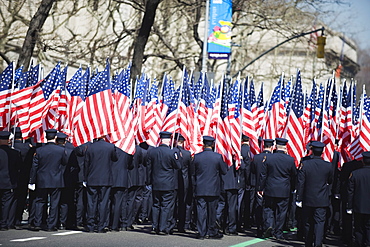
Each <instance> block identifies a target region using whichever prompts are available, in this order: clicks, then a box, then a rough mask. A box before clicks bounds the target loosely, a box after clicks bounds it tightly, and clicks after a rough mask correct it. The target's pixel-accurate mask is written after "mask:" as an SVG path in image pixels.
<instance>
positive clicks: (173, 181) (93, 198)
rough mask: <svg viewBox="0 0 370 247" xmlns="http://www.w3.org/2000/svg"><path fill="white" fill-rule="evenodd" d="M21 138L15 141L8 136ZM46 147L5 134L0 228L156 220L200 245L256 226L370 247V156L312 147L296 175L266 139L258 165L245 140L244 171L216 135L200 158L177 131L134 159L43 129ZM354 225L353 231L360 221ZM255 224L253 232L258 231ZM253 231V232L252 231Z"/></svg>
mask: <svg viewBox="0 0 370 247" xmlns="http://www.w3.org/2000/svg"><path fill="white" fill-rule="evenodd" d="M12 135H14V136H13V137H11V136H12ZM46 139H47V143H46V144H37V145H35V144H33V143H31V142H28V141H23V140H22V137H21V132H20V129H19V128H15V129H13V130H12V133H11V132H7V131H0V199H1V209H0V210H1V211H0V230H2V231H4V230H8V229H24V227H23V226H22V220H23V219H22V217H23V213H24V210H25V209H26V210H28V228H29V229H30V230H35V231H38V230H41V229H43V230H48V231H57V229H79V230H84V231H86V232H98V233H104V232H106V231H108V230H110V231H128V230H132V229H134V226H133V225H135V224H142V223H145V222H151V224H152V229H151V233H153V234H159V235H168V234H172V233H173V231H174V230H175V231H178V232H182V233H185V232H186V231H189V230H194V231H197V238H198V239H205V238H222V237H223V234H227V235H238V233H241V232H245V231H248V230H251V229H252V227H253V229H255V228H256V235H257V237H260V238H270V237H273V238H275V239H277V240H282V241H284V231H289V230H291V231H297V234H296V236H297V239H299V240H303V241H304V242H305V245H306V246H321V245H322V242H323V240H324V239H325V236H326V234H328V233H331V234H336V235H341V238H342V241H343V242H344V243H345V244H348V245H352V244H354V245H356V246H369V245H370V193H369V191H370V152H364V153H363V155H362V156H363V159H362V160H361V161H357V160H354V161H351V162H347V163H344V164H343V166H340V165H338V162H339V153H338V152H337V151H335V152H334V156H333V161H332V162H331V163H329V162H326V161H323V160H322V158H321V154H322V151H323V148H324V144H323V143H321V142H317V141H312V142H310V143H309V144H308V145H307V156H305V157H304V158H303V159H302V160H301V162H300V165H299V167H298V168H296V166H295V162H294V159H293V158H292V157H291V156H289V155H288V154H287V149H286V148H287V145H286V144H287V142H288V140H286V139H283V138H276V139H275V140H271V139H265V140H261V146H262V147H263V152H261V153H260V154H257V155H255V156H254V157H253V158H251V154H250V149H249V137H248V136H245V135H243V136H242V139H241V142H242V149H241V155H242V161H241V165H240V167H238V168H236V166H235V165H233V166H231V167H228V166H227V165H226V163H224V161H223V158H222V156H221V155H220V154H218V153H216V152H214V141H215V140H214V138H212V137H210V136H204V137H203V144H204V149H203V151H202V152H201V153H198V154H195V155H194V156H193V157H192V156H191V154H190V152H189V151H187V150H185V149H184V148H183V143H184V141H185V139H184V137H183V136H182V135H180V134H178V133H176V134H174V135H172V134H171V133H169V132H161V133H160V139H161V142H160V145H159V146H158V147H151V146H149V145H148V144H146V143H145V142H143V143H140V144H138V145H137V146H136V152H135V154H134V155H129V154H127V153H125V152H123V151H122V150H121V149H119V148H116V147H115V146H114V145H113V144H110V143H108V142H106V141H105V139H104V137H101V138H97V139H95V140H94V141H93V142H89V143H85V144H83V145H81V146H78V147H73V145H72V144H70V143H69V142H68V141H66V140H67V139H68V137H67V135H65V134H64V133H60V132H59V133H57V131H56V130H54V129H50V130H46ZM353 222H354V224H353ZM254 227H255V228H254ZM253 232H254V230H253Z"/></svg>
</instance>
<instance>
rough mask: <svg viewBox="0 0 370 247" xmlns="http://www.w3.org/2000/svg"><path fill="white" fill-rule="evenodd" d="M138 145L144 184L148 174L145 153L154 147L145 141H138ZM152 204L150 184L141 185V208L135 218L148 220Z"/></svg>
mask: <svg viewBox="0 0 370 247" xmlns="http://www.w3.org/2000/svg"><path fill="white" fill-rule="evenodd" d="M138 147H140V149H137V150H136V151H138V150H140V152H141V156H142V164H143V168H144V170H145V173H146V176H145V178H146V179H145V184H148V180H149V175H148V167H147V165H146V163H147V162H146V160H147V153H148V150H149V149H151V148H154V147H153V146H150V145H148V143H146V142H145V141H144V142H142V143H140V144H139V146H138ZM135 154H136V153H135ZM152 204H153V197H152V188H151V186H150V185H146V186H144V187H143V193H142V201H141V210H139V212H140V214H139V216H138V220H137V221H138V222H139V223H144V222H148V221H149V218H150V215H151V212H152Z"/></svg>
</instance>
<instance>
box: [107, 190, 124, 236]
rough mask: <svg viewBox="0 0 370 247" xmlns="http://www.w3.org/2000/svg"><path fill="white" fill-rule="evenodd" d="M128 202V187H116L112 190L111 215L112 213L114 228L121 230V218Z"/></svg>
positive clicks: (111, 218)
mask: <svg viewBox="0 0 370 247" xmlns="http://www.w3.org/2000/svg"><path fill="white" fill-rule="evenodd" d="M126 203H127V188H123V187H115V188H112V190H111V210H110V211H111V215H110V224H109V225H110V227H111V228H112V229H113V230H119V227H120V224H121V218H123V213H125V212H126V210H123V207H126Z"/></svg>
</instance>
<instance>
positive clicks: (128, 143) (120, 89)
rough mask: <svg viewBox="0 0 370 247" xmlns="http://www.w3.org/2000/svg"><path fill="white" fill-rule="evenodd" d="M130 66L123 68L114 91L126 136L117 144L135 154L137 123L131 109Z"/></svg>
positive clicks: (127, 151)
mask: <svg viewBox="0 0 370 247" xmlns="http://www.w3.org/2000/svg"><path fill="white" fill-rule="evenodd" d="M130 67H131V65H129V66H128V67H127V68H126V69H125V70H122V71H121V73H120V74H119V76H118V77H117V81H116V83H117V84H116V91H115V92H114V97H115V101H116V104H117V110H118V114H119V115H120V118H121V121H123V122H122V124H123V128H124V132H123V134H124V136H125V138H122V139H119V140H118V141H117V142H116V143H115V145H116V146H117V147H119V148H120V149H122V150H123V151H125V152H126V153H128V154H132V155H133V154H134V153H135V151H136V149H135V133H134V131H132V130H133V129H134V126H135V125H136V123H134V117H133V114H132V111H131V109H130V95H131V87H130V83H129V80H130Z"/></svg>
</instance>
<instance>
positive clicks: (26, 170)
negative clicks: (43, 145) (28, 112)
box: [11, 127, 35, 229]
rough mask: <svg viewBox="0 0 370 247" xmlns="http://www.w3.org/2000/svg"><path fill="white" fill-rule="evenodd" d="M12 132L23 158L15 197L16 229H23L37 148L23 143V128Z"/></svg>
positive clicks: (15, 145) (17, 128)
mask: <svg viewBox="0 0 370 247" xmlns="http://www.w3.org/2000/svg"><path fill="white" fill-rule="evenodd" d="M11 132H12V133H14V143H13V145H14V149H16V150H18V151H20V152H21V156H22V164H21V166H20V167H19V178H18V183H17V189H16V190H15V197H16V200H17V208H16V212H15V229H22V227H21V223H22V216H23V211H24V208H25V205H26V199H27V195H28V186H27V185H28V180H29V179H30V170H31V166H32V158H33V153H34V152H35V148H34V147H33V146H32V145H31V144H30V143H25V142H23V140H22V132H21V128H19V127H15V128H14V129H13V130H12V131H11Z"/></svg>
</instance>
